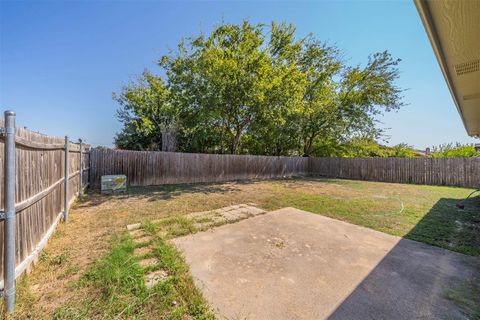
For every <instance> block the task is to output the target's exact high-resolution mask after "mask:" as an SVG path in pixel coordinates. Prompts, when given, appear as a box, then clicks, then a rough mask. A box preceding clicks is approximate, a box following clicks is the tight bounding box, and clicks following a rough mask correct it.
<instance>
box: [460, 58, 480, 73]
mask: <svg viewBox="0 0 480 320" xmlns="http://www.w3.org/2000/svg"><path fill="white" fill-rule="evenodd" d="M454 68H455V73H456V74H457V76H461V75H462V74H466V73H470V72H475V71H478V70H480V60H478V59H477V60H472V61H468V62H464V63H459V64H456V65H455V66H454Z"/></svg>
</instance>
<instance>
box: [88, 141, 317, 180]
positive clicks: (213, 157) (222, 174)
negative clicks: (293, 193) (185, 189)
mask: <svg viewBox="0 0 480 320" xmlns="http://www.w3.org/2000/svg"><path fill="white" fill-rule="evenodd" d="M90 167H91V172H90V174H91V175H90V181H91V183H92V186H93V187H97V188H98V187H99V186H100V179H101V176H102V175H108V174H125V175H127V179H128V183H129V184H130V185H132V186H149V185H162V184H175V183H198V182H220V181H231V180H245V179H268V178H281V177H291V176H299V175H305V174H308V158H301V157H270V156H245V155H221V154H197V153H177V152H160V151H123V150H111V149H92V151H91V154H90Z"/></svg>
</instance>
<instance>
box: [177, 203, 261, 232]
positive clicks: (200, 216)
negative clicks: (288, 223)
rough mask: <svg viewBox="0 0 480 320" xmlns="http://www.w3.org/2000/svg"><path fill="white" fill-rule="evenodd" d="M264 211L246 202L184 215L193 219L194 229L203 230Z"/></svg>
mask: <svg viewBox="0 0 480 320" xmlns="http://www.w3.org/2000/svg"><path fill="white" fill-rule="evenodd" d="M265 212H266V211H265V210H263V209H260V208H258V207H255V204H254V203H247V204H238V205H233V206H228V207H224V208H220V209H216V210H211V211H201V212H193V213H190V214H187V215H186V217H187V218H190V219H192V220H193V221H194V226H195V228H196V229H200V230H204V229H208V228H210V227H214V226H217V225H222V224H226V223H232V222H237V221H240V220H243V219H247V218H250V217H253V216H257V215H259V214H264V213H265Z"/></svg>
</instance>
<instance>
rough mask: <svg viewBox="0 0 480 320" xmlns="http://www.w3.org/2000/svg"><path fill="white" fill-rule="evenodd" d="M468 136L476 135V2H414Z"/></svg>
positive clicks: (479, 105)
mask: <svg viewBox="0 0 480 320" xmlns="http://www.w3.org/2000/svg"><path fill="white" fill-rule="evenodd" d="M414 1H415V5H416V6H417V10H418V12H419V14H420V17H421V19H422V21H423V25H424V26H425V30H426V31H427V34H428V38H429V39H430V42H431V44H432V47H433V50H434V52H435V55H436V56H437V60H438V62H439V64H440V68H441V69H442V73H443V75H444V77H445V80H446V81H447V84H448V88H449V89H450V92H451V94H452V97H453V100H454V101H455V104H456V106H457V109H458V112H459V113H460V116H461V117H462V120H463V124H464V126H465V129H466V130H467V133H468V134H469V135H470V136H476V137H479V136H480V1H477V0H456V1H448V0H441V1H439V0H414Z"/></svg>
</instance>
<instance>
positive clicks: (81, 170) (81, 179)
mask: <svg viewBox="0 0 480 320" xmlns="http://www.w3.org/2000/svg"><path fill="white" fill-rule="evenodd" d="M78 142H79V144H80V160H79V163H80V164H79V167H80V172H79V175H80V179H79V180H78V198H79V199H80V200H82V196H83V160H82V158H83V144H82V139H78Z"/></svg>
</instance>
